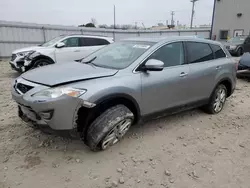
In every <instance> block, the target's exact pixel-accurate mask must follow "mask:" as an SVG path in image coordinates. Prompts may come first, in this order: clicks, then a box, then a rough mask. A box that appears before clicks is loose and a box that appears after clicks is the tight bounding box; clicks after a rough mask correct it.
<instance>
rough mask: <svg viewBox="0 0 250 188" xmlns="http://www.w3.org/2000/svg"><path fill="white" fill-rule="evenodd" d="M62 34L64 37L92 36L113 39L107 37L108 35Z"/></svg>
mask: <svg viewBox="0 0 250 188" xmlns="http://www.w3.org/2000/svg"><path fill="white" fill-rule="evenodd" d="M60 36H64V37H72V36H73V37H91V38H100V39H108V40H113V38H112V37H106V36H98V35H84V34H63V35H60Z"/></svg>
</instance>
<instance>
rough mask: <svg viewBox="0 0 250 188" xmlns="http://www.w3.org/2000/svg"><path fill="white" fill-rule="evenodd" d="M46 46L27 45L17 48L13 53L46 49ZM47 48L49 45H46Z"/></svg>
mask: <svg viewBox="0 0 250 188" xmlns="http://www.w3.org/2000/svg"><path fill="white" fill-rule="evenodd" d="M44 48H45V47H42V46H30V47H27V48H21V49H17V50H15V51H13V52H12V53H13V54H17V53H20V52H27V51H35V50H38V49H44ZM46 48H48V47H46Z"/></svg>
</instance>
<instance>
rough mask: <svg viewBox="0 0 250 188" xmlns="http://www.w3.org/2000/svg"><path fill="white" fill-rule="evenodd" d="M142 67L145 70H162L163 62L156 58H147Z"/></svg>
mask: <svg viewBox="0 0 250 188" xmlns="http://www.w3.org/2000/svg"><path fill="white" fill-rule="evenodd" d="M142 68H143V70H145V71H162V70H163V68H164V63H163V62H162V61H159V60H157V59H149V60H148V61H147V62H146V63H145V65H144V66H143V67H142Z"/></svg>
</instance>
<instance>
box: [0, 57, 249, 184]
mask: <svg viewBox="0 0 250 188" xmlns="http://www.w3.org/2000/svg"><path fill="white" fill-rule="evenodd" d="M16 76H18V74H17V73H15V72H14V71H12V70H10V67H9V64H8V62H6V61H1V62H0V85H1V90H0V91H1V92H0V188H2V187H4V188H5V187H6V188H7V187H11V188H15V187H20V188H27V187H34V185H35V186H36V188H44V187H53V188H62V187H72V188H78V187H79V188H80V187H81V188H82V187H86V188H105V187H120V188H128V187H131V188H147V187H154V188H164V187H170V188H174V187H178V188H186V187H188V188H194V187H196V188H228V187H230V188H231V187H233V188H248V187H249V185H250V179H249V177H250V126H249V119H250V113H249V112H250V105H249V104H250V83H249V82H247V81H245V80H238V84H237V89H236V91H235V93H234V95H233V96H232V97H230V98H229V99H228V100H227V103H226V106H225V109H224V110H223V111H222V112H221V113H220V114H219V115H207V114H205V113H203V112H201V111H200V110H198V109H196V110H192V111H187V112H183V113H180V114H176V115H173V116H169V117H165V118H161V119H158V120H154V121H150V122H148V123H146V124H143V125H136V126H134V127H132V128H131V130H130V132H129V133H128V135H127V136H126V138H125V139H124V140H123V141H122V142H121V143H119V144H117V145H116V146H114V147H112V148H110V149H109V150H107V151H104V152H97V153H93V152H91V151H90V150H89V149H88V148H87V147H86V146H84V144H83V143H82V142H81V141H80V140H71V139H68V138H63V137H59V136H56V135H48V134H44V133H42V132H41V131H40V130H38V129H34V128H32V127H29V126H28V125H27V124H25V123H23V122H22V121H21V120H20V119H19V118H18V117H17V106H16V104H15V103H14V102H13V101H12V99H11V94H10V88H11V82H12V79H14V78H15V77H16ZM21 166H25V168H20V167H21Z"/></svg>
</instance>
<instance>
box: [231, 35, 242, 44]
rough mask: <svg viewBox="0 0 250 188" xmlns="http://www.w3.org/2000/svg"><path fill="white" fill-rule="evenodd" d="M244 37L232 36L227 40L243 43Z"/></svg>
mask: <svg viewBox="0 0 250 188" xmlns="http://www.w3.org/2000/svg"><path fill="white" fill-rule="evenodd" d="M245 39H246V37H244V36H241V37H234V38H231V39H229V40H228V42H230V43H243V42H244V41H245Z"/></svg>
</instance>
